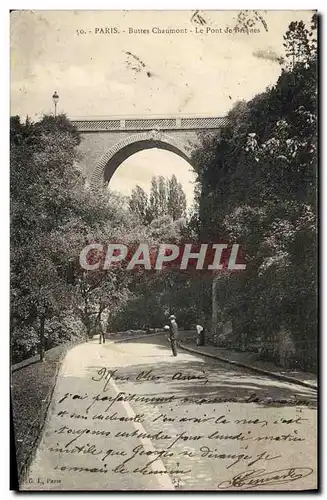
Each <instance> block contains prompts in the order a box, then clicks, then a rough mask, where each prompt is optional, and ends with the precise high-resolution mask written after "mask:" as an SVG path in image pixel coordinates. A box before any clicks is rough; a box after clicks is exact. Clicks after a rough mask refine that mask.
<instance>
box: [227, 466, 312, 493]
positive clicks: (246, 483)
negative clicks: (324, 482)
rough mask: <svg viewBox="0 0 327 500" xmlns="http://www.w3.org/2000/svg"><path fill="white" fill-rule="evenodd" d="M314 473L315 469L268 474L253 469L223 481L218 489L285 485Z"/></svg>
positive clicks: (282, 470)
mask: <svg viewBox="0 0 327 500" xmlns="http://www.w3.org/2000/svg"><path fill="white" fill-rule="evenodd" d="M312 472H313V469H311V468H310V467H290V468H289V469H279V470H275V471H270V472H267V471H266V470H265V469H253V470H250V471H244V472H240V473H239V474H237V475H236V476H234V477H233V478H232V479H230V480H228V481H222V482H221V483H219V484H218V488H220V489H226V488H230V487H235V488H243V489H245V490H246V489H248V488H255V487H257V486H263V485H265V484H283V483H288V482H291V481H296V480H297V479H301V478H303V477H306V476H310V474H312Z"/></svg>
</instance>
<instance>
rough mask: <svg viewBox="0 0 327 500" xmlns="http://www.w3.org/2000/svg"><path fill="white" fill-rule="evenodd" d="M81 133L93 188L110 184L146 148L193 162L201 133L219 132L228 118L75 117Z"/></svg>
mask: <svg viewBox="0 0 327 500" xmlns="http://www.w3.org/2000/svg"><path fill="white" fill-rule="evenodd" d="M71 121H72V123H73V124H74V125H76V127H77V128H78V130H79V131H80V133H81V136H82V142H81V145H80V146H79V148H80V153H81V154H80V161H79V165H80V168H81V169H82V171H83V173H84V174H85V176H86V178H87V180H88V182H89V183H90V185H91V186H92V188H95V189H96V188H97V187H99V186H103V183H109V181H110V179H111V177H112V175H113V174H114V172H115V170H116V169H117V168H118V167H119V165H120V164H121V163H122V162H123V161H124V160H126V159H127V158H128V157H129V156H131V155H132V154H134V153H137V152H138V151H141V150H143V149H149V148H159V149H165V150H168V151H171V152H173V153H176V154H177V155H179V156H181V157H182V158H184V159H185V160H186V161H188V162H190V157H191V152H192V149H193V148H194V147H195V145H196V144H197V142H198V140H199V132H212V133H217V130H219V129H220V128H221V127H222V126H223V125H225V123H226V121H227V119H226V117H209V116H177V117H173V116H153V115H151V116H149V117H124V118H122V117H94V118H91V117H88V118H71Z"/></svg>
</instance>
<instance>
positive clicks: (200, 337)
mask: <svg viewBox="0 0 327 500" xmlns="http://www.w3.org/2000/svg"><path fill="white" fill-rule="evenodd" d="M195 328H196V345H197V346H201V345H204V327H203V326H202V325H201V324H200V321H198V322H197V324H196V327H195Z"/></svg>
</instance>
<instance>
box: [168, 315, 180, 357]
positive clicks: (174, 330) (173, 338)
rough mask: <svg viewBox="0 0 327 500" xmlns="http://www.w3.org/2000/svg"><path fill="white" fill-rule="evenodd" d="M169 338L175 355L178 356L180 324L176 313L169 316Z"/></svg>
mask: <svg viewBox="0 0 327 500" xmlns="http://www.w3.org/2000/svg"><path fill="white" fill-rule="evenodd" d="M169 339H170V345H171V349H172V351H173V355H174V356H177V340H178V325H177V322H176V317H175V316H174V314H171V315H170V316H169Z"/></svg>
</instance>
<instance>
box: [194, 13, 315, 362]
mask: <svg viewBox="0 0 327 500" xmlns="http://www.w3.org/2000/svg"><path fill="white" fill-rule="evenodd" d="M315 27H316V26H315V19H313V26H312V28H311V29H307V28H306V27H305V25H304V24H303V23H302V22H300V23H291V24H290V26H289V29H288V31H287V33H286V34H285V37H284V40H285V49H286V58H285V60H284V62H283V66H284V67H283V69H282V72H281V75H280V77H279V79H278V81H277V83H276V85H275V86H274V87H272V88H270V89H268V90H267V91H266V92H264V93H263V94H260V95H257V96H256V97H255V98H254V99H252V101H250V102H248V103H245V102H239V103H237V104H236V106H235V107H234V108H233V109H232V110H231V112H230V113H229V115H228V119H229V121H228V125H227V126H225V127H224V128H223V129H222V130H221V134H220V136H215V137H211V136H206V137H204V138H203V139H202V145H201V147H200V148H199V149H198V150H197V151H196V152H195V153H194V157H193V161H194V163H195V164H196V165H197V173H198V182H199V184H200V185H201V193H200V195H199V197H198V202H199V232H200V234H201V237H202V238H206V239H207V240H209V241H210V240H214V239H220V240H222V239H223V240H225V241H226V242H236V243H239V244H240V245H241V248H242V249H243V251H244V252H245V255H246V263H247V269H246V271H245V272H244V273H243V274H242V276H241V275H234V276H226V277H222V279H221V280H220V283H219V292H218V300H219V304H220V308H221V315H222V317H223V318H224V319H225V320H232V321H233V325H234V335H233V336H232V337H231V340H232V342H233V343H234V345H235V343H236V344H239V345H244V341H245V344H247V345H248V346H249V345H250V344H251V342H255V341H256V339H261V342H263V344H264V349H265V352H266V354H268V355H270V356H271V357H276V356H277V358H278V343H279V337H278V335H279V332H280V331H281V330H283V329H287V331H290V332H291V337H292V341H293V344H294V345H295V349H296V358H297V359H298V360H299V363H300V366H302V367H304V368H314V367H315V364H316V358H315V356H316V354H315V346H316V340H317V339H316V334H317V327H316V322H317V321H316V316H317V300H316V293H317V290H316V284H315V283H316V273H317V269H316V266H317V264H316V253H317V248H316V244H317V241H316V229H317V228H316V170H317V132H316V131H317V109H316V108H317V102H316V100H317V88H316V86H317V74H316V40H315V39H316V36H315ZM235 334H236V336H235ZM308 352H310V356H308Z"/></svg>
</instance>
